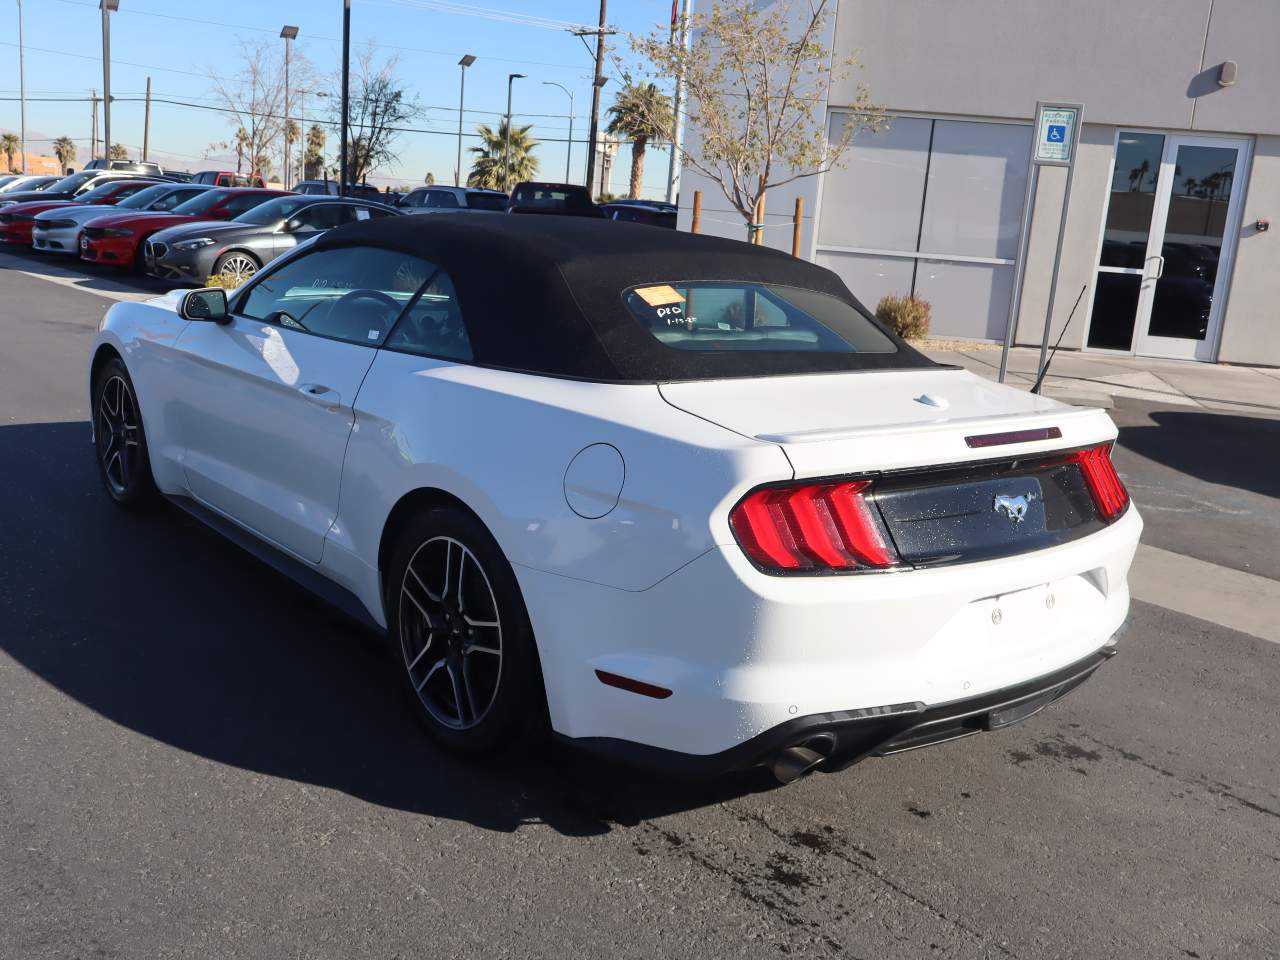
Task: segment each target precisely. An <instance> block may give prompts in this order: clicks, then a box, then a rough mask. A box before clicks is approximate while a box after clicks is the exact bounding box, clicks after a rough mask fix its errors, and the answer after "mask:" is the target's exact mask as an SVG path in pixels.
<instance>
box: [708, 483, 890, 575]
mask: <svg viewBox="0 0 1280 960" xmlns="http://www.w3.org/2000/svg"><path fill="white" fill-rule="evenodd" d="M870 485H871V481H870V480H844V481H839V482H836V483H832V482H826V483H805V484H799V485H797V486H786V487H764V488H761V489H759V490H755V491H753V492H751V493H749V494H747V496H745V497H744V498H743V499H742V501H741V502H740V503H739V504H738V505H737V506H736V507H734V509H733V512H732V513H731V514H730V515H729V523H730V526H732V527H733V533H734V536H735V537H737V539H738V543H739V545H740V546H741V547H742V549H743V550H744V551H745V552H746V554H747V556H748V557H750V558H751V559H752V561H754V562H755V564H756V565H757V566H759V567H760V568H762V569H763V570H765V571H766V572H769V573H802V572H822V571H835V570H861V569H883V568H884V567H890V566H893V564H894V563H895V562H896V561H897V556H896V555H895V554H894V552H893V550H892V548H891V547H890V546H889V542H888V538H887V537H886V536H885V535H884V533H883V531H882V529H881V526H880V522H879V521H878V520H877V518H876V516H875V513H874V511H873V510H872V508H871V505H870V504H869V503H868V502H867V500H866V499H865V497H864V496H863V493H864V492H865V491H866V489H867V488H868V487H869V486H870Z"/></svg>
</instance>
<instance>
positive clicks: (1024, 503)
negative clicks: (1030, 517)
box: [991, 493, 1035, 523]
mask: <svg viewBox="0 0 1280 960" xmlns="http://www.w3.org/2000/svg"><path fill="white" fill-rule="evenodd" d="M1034 499H1035V494H1033V493H1030V494H1027V495H1026V496H1025V497H1023V496H1016V497H1011V496H1008V495H1007V494H1003V493H1001V494H999V495H997V496H996V498H995V501H994V502H993V503H992V504H991V509H992V510H994V511H995V512H996V513H1003V514H1004V515H1005V516H1006V517H1008V518H1009V519H1010V520H1012V521H1013V522H1014V523H1021V522H1022V521H1023V520H1025V519H1027V507H1029V506H1030V505H1031V501H1032V500H1034Z"/></svg>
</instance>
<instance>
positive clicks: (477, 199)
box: [467, 193, 507, 210]
mask: <svg viewBox="0 0 1280 960" xmlns="http://www.w3.org/2000/svg"><path fill="white" fill-rule="evenodd" d="M467 206H468V207H470V208H471V209H472V210H505V209H507V195H506V194H505V193H468V194H467Z"/></svg>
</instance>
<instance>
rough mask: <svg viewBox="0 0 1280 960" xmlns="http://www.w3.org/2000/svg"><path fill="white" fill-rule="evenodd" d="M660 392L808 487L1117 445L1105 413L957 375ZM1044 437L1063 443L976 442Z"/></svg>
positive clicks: (739, 382) (739, 383) (695, 385)
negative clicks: (750, 443)
mask: <svg viewBox="0 0 1280 960" xmlns="http://www.w3.org/2000/svg"><path fill="white" fill-rule="evenodd" d="M659 389H660V390H661V393H662V396H663V398H664V399H665V400H666V401H667V403H669V404H671V405H672V406H674V407H676V408H678V409H680V410H684V411H685V412H686V413H691V414H693V415H694V416H696V417H700V418H702V419H704V420H709V421H711V422H712V423H716V424H719V425H720V426H722V427H726V428H727V429H729V430H733V431H734V432H735V433H740V434H742V435H743V436H747V437H752V438H754V439H757V440H761V441H764V442H766V443H776V444H778V445H779V446H781V447H782V448H783V449H784V450H785V451H786V454H787V457H788V458H789V459H790V461H791V464H792V466H793V467H794V468H795V471H796V477H798V478H804V477H824V476H834V475H839V474H845V473H853V472H860V471H868V470H897V469H901V468H904V467H932V466H938V465H941V464H953V463H964V462H967V461H973V460H983V459H990V458H992V457H1000V456H1005V455H1015V454H1016V455H1023V454H1028V453H1036V452H1043V451H1051V450H1064V449H1071V448H1074V447H1081V446H1084V445H1086V444H1089V443H1095V442H1102V441H1104V440H1110V439H1114V437H1115V435H1116V430H1115V427H1114V426H1113V425H1112V423H1111V420H1110V418H1108V417H1107V416H1106V414H1105V413H1103V412H1102V411H1100V410H1091V409H1085V408H1081V407H1071V406H1068V405H1067V404H1064V403H1059V402H1058V401H1056V400H1051V399H1049V398H1048V397H1042V396H1037V395H1035V394H1031V393H1027V392H1025V391H1023V390H1015V389H1013V388H1011V387H1005V386H1002V385H1000V384H997V383H993V382H991V381H988V380H983V379H982V378H980V377H977V376H974V375H973V374H971V373H969V372H968V371H966V370H958V369H951V368H938V369H934V370H928V369H925V370H894V371H866V372H858V373H831V374H817V375H811V376H801V377H762V378H758V379H747V378H744V379H735V380H702V381H690V382H682V383H664V384H662V385H661V387H660V388H659ZM1036 429H1041V430H1045V431H1049V432H1050V433H1054V432H1056V435H1053V436H1045V437H1044V438H1043V439H1038V440H1026V441H1023V442H1020V443H1007V442H1006V443H1000V444H996V445H993V446H980V445H975V444H978V443H981V442H982V441H977V440H971V439H970V438H978V437H983V436H986V435H991V434H1003V433H1011V432H1015V431H1024V430H1036Z"/></svg>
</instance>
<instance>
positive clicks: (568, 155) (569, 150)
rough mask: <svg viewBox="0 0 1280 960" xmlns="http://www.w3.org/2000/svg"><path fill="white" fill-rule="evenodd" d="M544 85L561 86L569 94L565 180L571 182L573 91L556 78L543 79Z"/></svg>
mask: <svg viewBox="0 0 1280 960" xmlns="http://www.w3.org/2000/svg"><path fill="white" fill-rule="evenodd" d="M542 85H543V86H545V87H559V88H560V89H561V90H563V91H564V92H565V93H567V94H568V95H569V143H568V145H567V146H566V147H565V148H564V182H565V183H568V182H569V160H570V158H571V157H572V156H573V91H572V90H570V89H569V88H568V87H566V86H565V85H564V84H561V83H556V82H555V81H554V80H543V81H542Z"/></svg>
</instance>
